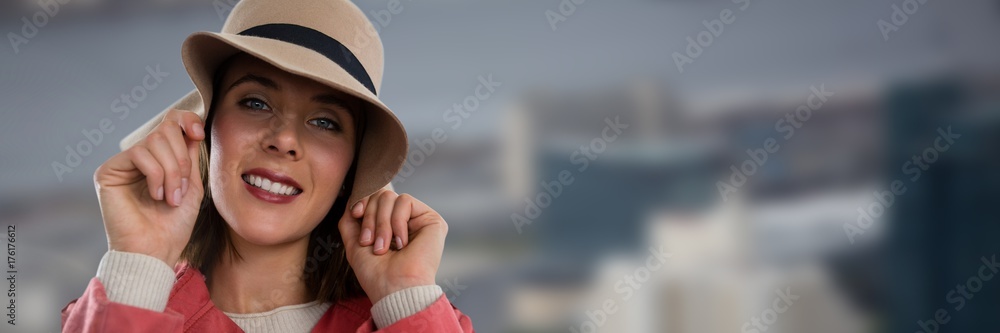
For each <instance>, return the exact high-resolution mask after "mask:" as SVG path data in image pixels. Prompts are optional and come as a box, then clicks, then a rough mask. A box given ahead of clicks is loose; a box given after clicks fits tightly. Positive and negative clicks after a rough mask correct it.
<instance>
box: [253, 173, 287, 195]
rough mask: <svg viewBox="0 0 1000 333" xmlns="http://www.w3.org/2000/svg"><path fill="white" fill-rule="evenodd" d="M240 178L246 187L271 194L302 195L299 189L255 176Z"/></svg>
mask: <svg viewBox="0 0 1000 333" xmlns="http://www.w3.org/2000/svg"><path fill="white" fill-rule="evenodd" d="M241 178H243V182H244V183H247V185H250V186H253V187H256V188H259V189H261V190H264V191H267V192H268V193H271V194H277V195H288V196H292V195H298V194H299V193H302V190H301V189H298V188H296V187H294V186H291V185H288V184H282V183H280V182H276V181H272V180H270V179H267V178H264V177H261V176H257V175H248V174H244V175H242V176H241Z"/></svg>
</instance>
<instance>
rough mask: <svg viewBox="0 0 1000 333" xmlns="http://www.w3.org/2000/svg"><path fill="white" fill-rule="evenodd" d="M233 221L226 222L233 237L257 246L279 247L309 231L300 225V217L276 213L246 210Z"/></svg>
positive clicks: (305, 234)
mask: <svg viewBox="0 0 1000 333" xmlns="http://www.w3.org/2000/svg"><path fill="white" fill-rule="evenodd" d="M235 217H236V218H235V219H233V220H228V219H227V220H226V221H227V223H229V227H230V228H231V229H232V231H233V233H234V234H235V236H237V237H239V238H242V239H243V240H245V241H246V242H248V243H250V244H253V245H258V246H269V245H280V244H285V243H289V242H292V241H295V240H298V239H301V238H302V237H305V236H308V235H309V232H310V231H311V229H306V228H305V226H303V225H301V223H298V224H297V223H295V222H293V221H302V218H301V217H290V216H288V214H277V212H273V211H272V212H260V211H259V210H254V209H247V210H243V211H241V212H239V213H237V214H236V216H235Z"/></svg>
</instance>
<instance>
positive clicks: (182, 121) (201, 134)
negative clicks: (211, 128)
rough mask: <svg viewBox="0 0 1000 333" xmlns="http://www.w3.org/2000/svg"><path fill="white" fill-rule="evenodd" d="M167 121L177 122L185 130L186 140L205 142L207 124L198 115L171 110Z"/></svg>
mask: <svg viewBox="0 0 1000 333" xmlns="http://www.w3.org/2000/svg"><path fill="white" fill-rule="evenodd" d="M165 119H170V120H173V121H174V122H176V123H177V124H178V125H179V126H180V128H181V129H182V130H184V136H185V137H186V138H188V139H190V140H194V141H201V140H205V122H204V121H203V120H202V119H201V117H200V116H198V114H196V113H194V112H191V111H184V110H171V111H170V115H169V116H168V117H167V118H165ZM165 121H166V120H165Z"/></svg>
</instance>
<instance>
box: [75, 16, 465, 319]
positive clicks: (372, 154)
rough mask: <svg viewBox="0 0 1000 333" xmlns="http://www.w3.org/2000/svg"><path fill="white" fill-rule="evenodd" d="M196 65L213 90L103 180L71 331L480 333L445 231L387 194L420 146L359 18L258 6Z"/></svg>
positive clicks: (205, 42) (419, 206)
mask: <svg viewBox="0 0 1000 333" xmlns="http://www.w3.org/2000/svg"><path fill="white" fill-rule="evenodd" d="M182 55H183V59H184V64H185V67H186V68H187V69H188V73H189V74H190V76H191V78H192V80H193V81H194V83H195V86H196V88H197V89H196V90H195V91H193V92H192V93H191V94H189V95H188V96H186V97H185V98H182V99H181V100H180V101H178V102H177V103H175V104H174V105H173V106H172V107H171V108H169V109H168V110H167V111H164V112H163V113H161V114H160V115H159V116H157V117H156V118H154V119H153V120H151V121H150V122H148V123H147V124H145V125H144V126H143V127H141V128H140V129H139V130H137V131H136V132H134V133H132V134H130V135H129V136H128V137H127V138H126V139H125V140H123V143H122V148H123V151H122V152H121V153H119V154H117V155H115V156H113V157H111V158H110V159H109V160H108V161H107V162H105V163H104V164H103V165H101V166H100V167H99V168H98V169H97V171H96V172H95V174H94V182H95V186H96V188H97V193H98V199H99V201H100V204H101V213H102V216H103V219H104V226H105V230H106V232H107V236H108V247H109V251H108V253H106V254H105V256H104V258H102V260H101V264H100V267H99V268H98V273H97V277H95V278H94V279H92V280H91V282H90V285H89V286H88V287H87V290H86V291H85V292H84V294H83V296H82V297H80V298H79V299H77V300H75V301H73V302H71V303H70V304H69V305H67V306H66V308H65V309H64V310H63V331H71V332H80V331H85V332H182V331H184V332H188V331H192V332H241V331H246V332H370V331H375V330H379V331H380V332H412V331H416V332H421V331H424V332H472V331H473V330H472V325H471V322H470V320H469V318H468V317H467V316H465V315H463V314H462V313H461V312H459V311H458V310H457V309H455V308H454V307H453V306H452V305H451V304H450V303H449V302H448V299H447V298H446V297H445V296H444V295H443V292H442V290H441V288H440V287H438V286H436V285H435V282H434V277H435V274H436V272H437V268H438V265H439V263H440V259H441V253H442V250H443V247H444V239H445V235H446V233H447V229H448V228H447V225H446V224H445V221H444V220H443V219H442V218H441V216H440V215H438V214H437V213H436V212H435V211H434V210H433V209H431V208H430V207H428V206H427V205H425V204H424V203H422V202H420V201H419V200H417V199H416V198H413V197H412V196H409V195H406V194H403V195H398V194H396V193H395V192H393V191H392V190H391V188H389V187H387V185H388V183H389V180H390V179H391V178H392V176H393V175H394V174H395V173H396V172H397V171H398V170H399V169H400V167H401V166H402V162H403V160H404V157H405V154H406V148H407V147H406V146H407V144H406V133H405V131H404V130H403V128H402V125H401V124H400V123H399V121H398V120H397V119H396V117H395V116H394V115H393V114H392V112H391V111H390V110H389V109H388V108H387V107H385V106H384V105H383V104H382V103H381V102H380V101H379V100H378V97H377V95H376V92H377V90H376V89H377V87H378V86H379V85H380V83H381V76H382V46H381V42H380V41H379V40H378V37H377V35H375V34H374V27H373V26H372V25H371V23H370V22H368V20H367V19H366V18H365V16H364V14H363V13H362V12H361V11H360V10H359V9H358V8H357V7H356V6H354V5H353V4H351V3H350V2H348V1H344V0H296V1H267V0H244V1H242V2H241V3H240V4H239V5H237V6H236V7H235V8H234V9H233V11H232V13H231V14H230V18H229V19H228V20H227V21H226V24H225V26H224V28H223V31H222V33H218V34H215V33H196V34H194V35H192V36H190V37H189V38H188V39H187V40H186V41H185V42H184V47H183V51H182ZM183 110H190V111H183ZM384 186H386V187H387V188H386V189H382V188H383V187H384ZM348 207H350V209H347V208H348Z"/></svg>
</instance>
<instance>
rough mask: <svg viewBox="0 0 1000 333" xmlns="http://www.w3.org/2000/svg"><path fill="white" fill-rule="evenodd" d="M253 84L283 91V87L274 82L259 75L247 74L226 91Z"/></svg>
mask: <svg viewBox="0 0 1000 333" xmlns="http://www.w3.org/2000/svg"><path fill="white" fill-rule="evenodd" d="M251 82H254V83H257V84H260V85H262V86H265V87H268V88H271V89H274V90H281V86H279V85H278V83H277V82H274V80H271V79H269V78H266V77H263V76H259V75H254V74H247V75H244V76H243V77H241V78H240V79H239V80H236V82H233V84H231V85H229V88H228V89H226V91H230V90H233V88H236V86H239V85H241V84H245V83H251Z"/></svg>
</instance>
